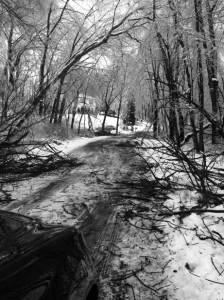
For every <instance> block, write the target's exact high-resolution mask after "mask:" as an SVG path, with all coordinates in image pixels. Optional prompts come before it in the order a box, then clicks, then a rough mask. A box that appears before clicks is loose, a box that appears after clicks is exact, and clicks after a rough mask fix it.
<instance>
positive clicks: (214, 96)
mask: <svg viewBox="0 0 224 300" xmlns="http://www.w3.org/2000/svg"><path fill="white" fill-rule="evenodd" d="M205 4H206V10H207V20H208V29H209V37H210V39H209V41H210V42H209V45H210V46H209V49H208V52H207V53H206V56H207V59H206V63H207V70H208V85H209V90H210V96H211V103H212V113H213V116H214V118H215V119H216V118H217V113H218V80H217V57H218V55H217V47H216V39H215V30H214V19H213V10H214V7H215V6H214V7H211V5H210V0H206V1H205ZM216 138H217V128H216V126H215V125H214V124H212V143H213V144H215V143H216Z"/></svg>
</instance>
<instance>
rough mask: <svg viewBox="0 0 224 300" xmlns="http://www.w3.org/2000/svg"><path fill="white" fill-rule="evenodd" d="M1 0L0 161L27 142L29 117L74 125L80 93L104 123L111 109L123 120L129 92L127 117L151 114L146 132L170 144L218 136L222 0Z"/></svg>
mask: <svg viewBox="0 0 224 300" xmlns="http://www.w3.org/2000/svg"><path fill="white" fill-rule="evenodd" d="M0 7H1V15H2V20H1V42H2V47H1V70H0V71H1V91H0V96H1V100H0V101H1V110H0V115H1V118H0V120H1V127H0V134H1V140H0V147H1V149H2V151H1V153H4V154H2V158H1V161H2V160H4V159H5V157H7V155H8V153H10V155H11V152H12V151H11V149H12V148H13V149H15V148H16V147H21V145H22V144H24V143H29V142H30V140H31V139H32V138H31V137H30V132H31V129H32V126H33V124H36V123H42V122H44V123H45V124H47V123H52V124H64V123H65V122H66V124H67V126H70V127H71V128H72V129H74V118H75V114H76V110H77V105H78V102H79V95H80V94H85V95H86V96H87V97H88V96H91V97H93V98H95V99H96V100H94V101H95V102H96V104H95V106H97V107H98V109H101V110H103V111H104V112H105V119H104V121H103V124H102V131H104V127H105V120H106V116H107V114H108V111H109V110H110V109H112V110H115V111H116V113H117V115H119V117H120V118H122V119H123V120H125V118H126V115H127V110H128V109H129V108H128V107H129V106H130V99H131V98H132V99H134V103H135V104H134V105H135V109H134V110H135V113H134V114H135V115H134V116H133V117H132V120H134V121H133V122H132V123H133V125H134V122H135V119H136V120H144V121H147V122H150V123H151V124H152V126H153V135H154V137H157V136H163V137H165V138H169V139H170V140H171V141H172V142H173V143H174V144H175V145H176V146H177V147H178V148H180V147H182V146H183V145H184V144H185V143H186V142H188V141H189V140H192V141H193V144H194V148H195V151H196V152H200V151H202V152H203V151H204V149H205V144H207V142H208V143H212V144H215V143H218V142H219V140H220V139H223V135H224V134H223V101H224V97H223V95H224V92H223V87H224V85H223V82H224V79H223V70H222V69H223V53H222V45H223V33H222V27H223V8H224V7H223V4H222V1H212V0H200V1H196V0H195V1H187V0H151V1H148V2H145V1H140V0H139V1H132V2H131V3H130V1H126V0H118V1H115V2H113V3H111V2H110V1H107V0H101V1H94V0H92V1H84V2H83V1H82V2H80V1H74V0H66V1H65V0H63V1H62V0H61V1H59V0H48V1H41V0H33V1H31V2H30V5H28V2H27V1H26V0H21V1H14V0H11V1H7V2H6V1H3V0H2V1H0ZM132 102H133V101H132ZM84 105H86V104H84ZM89 118H90V120H91V117H90V116H89ZM80 122H81V120H80ZM89 130H92V127H91V126H90V127H89ZM79 132H80V130H79ZM117 133H118V126H117Z"/></svg>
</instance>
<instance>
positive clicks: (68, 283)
mask: <svg viewBox="0 0 224 300" xmlns="http://www.w3.org/2000/svg"><path fill="white" fill-rule="evenodd" d="M0 299H1V300H9V299H10V300H11V299H17V300H39V299H41V300H43V299H47V300H53V299H54V300H57V299H58V300H59V299H60V300H63V299H66V300H68V299H69V300H86V299H87V300H88V299H92V300H97V299H98V287H97V274H96V271H95V269H94V265H93V262H92V259H91V257H90V255H89V253H88V251H87V247H86V244H85V241H84V239H83V236H82V234H81V232H80V231H78V230H77V229H75V228H74V227H68V226H50V225H44V224H43V223H42V222H41V221H39V220H38V219H34V218H30V217H26V216H23V215H20V214H16V213H12V212H6V211H0Z"/></svg>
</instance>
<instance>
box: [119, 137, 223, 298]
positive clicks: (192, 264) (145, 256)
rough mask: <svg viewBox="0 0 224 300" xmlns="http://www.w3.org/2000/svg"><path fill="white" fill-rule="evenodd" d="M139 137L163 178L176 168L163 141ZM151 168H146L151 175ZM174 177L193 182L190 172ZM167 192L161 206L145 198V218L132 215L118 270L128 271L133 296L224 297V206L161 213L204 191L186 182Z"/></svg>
mask: <svg viewBox="0 0 224 300" xmlns="http://www.w3.org/2000/svg"><path fill="white" fill-rule="evenodd" d="M137 141H138V143H139V144H141V145H143V146H144V148H146V149H143V150H140V151H141V154H142V155H143V156H144V158H145V159H146V160H147V161H148V162H149V163H150V164H151V165H152V164H153V165H154V168H153V169H152V171H153V173H154V175H156V176H157V177H158V178H162V176H164V175H168V174H171V173H172V172H173V170H174V168H175V167H174V164H173V163H172V161H170V157H169V156H168V155H167V154H165V153H162V152H158V151H157V150H158V149H157V148H158V147H159V146H161V142H159V141H155V140H153V139H152V140H144V142H143V141H142V140H140V139H137ZM147 147H150V149H147ZM222 161H223V160H222V159H219V161H218V164H217V165H218V166H219V167H220V166H221V167H222V168H223V164H222V165H220V162H222ZM179 170H180V171H182V170H183V169H182V170H181V168H180V169H179ZM150 174H151V175H152V173H151V172H149V173H148V174H146V176H148V178H149V179H150ZM171 178H172V180H173V181H174V182H175V181H176V182H177V183H179V184H187V185H188V186H189V185H190V182H189V177H188V176H187V175H186V174H184V173H182V172H180V173H178V172H177V174H175V175H173V176H171ZM161 183H162V184H163V182H162V181H161ZM167 196H168V199H167V200H166V201H165V202H162V203H160V204H159V207H157V206H158V204H157V206H156V201H158V202H159V200H156V199H154V200H152V199H149V203H148V204H146V203H144V204H141V205H143V206H144V207H145V208H147V207H148V208H149V212H148V213H146V214H142V216H143V218H144V219H143V221H142V220H140V218H138V217H135V218H133V219H131V221H130V222H131V223H132V224H133V226H130V225H128V224H127V225H126V232H123V233H122V236H121V239H120V242H119V243H118V244H117V246H118V247H119V249H120V257H118V258H115V263H114V271H115V272H117V273H119V274H121V277H122V276H124V277H125V276H126V277H127V279H126V280H127V286H128V287H129V296H130V297H132V298H131V299H139V300H140V299H141V300H143V299H144V300H148V299H153V300H155V299H164V300H165V299H167V300H189V299H191V300H198V299H199V300H202V299H203V300H223V299H224V235H223V232H224V217H223V212H224V206H223V205H219V206H216V207H214V208H212V209H213V210H214V211H218V210H222V212H220V213H211V212H207V213H201V214H198V213H189V214H186V215H181V214H177V215H171V216H164V215H159V212H161V211H164V208H166V211H167V212H173V211H180V210H181V209H184V210H185V211H186V210H187V209H190V208H191V207H194V206H195V205H197V203H198V200H199V199H200V197H201V195H200V194H199V193H197V192H196V191H195V190H194V189H190V188H188V187H185V188H184V187H183V186H182V188H181V189H176V190H174V191H170V192H169V193H168V195H167ZM150 201H154V203H153V204H152V202H151V203H150ZM138 205H139V203H138ZM130 207H131V206H130ZM152 208H153V210H152ZM126 209H127V206H126ZM132 210H133V208H132ZM139 211H140V212H141V210H139ZM139 211H136V213H137V214H138V213H139ZM145 211H147V210H146V209H145ZM127 274H131V276H129V277H128V275H127Z"/></svg>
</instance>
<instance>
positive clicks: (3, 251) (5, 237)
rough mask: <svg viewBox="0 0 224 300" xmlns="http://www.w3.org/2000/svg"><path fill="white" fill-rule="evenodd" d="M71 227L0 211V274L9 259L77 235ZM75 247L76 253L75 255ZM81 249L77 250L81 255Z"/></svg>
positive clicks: (12, 259) (14, 259)
mask: <svg viewBox="0 0 224 300" xmlns="http://www.w3.org/2000/svg"><path fill="white" fill-rule="evenodd" d="M79 235H80V233H79V232H78V231H77V230H76V229H75V228H73V227H67V226H51V225H49V226H48V225H43V224H42V223H41V221H39V220H37V219H33V218H29V217H26V216H23V215H20V214H15V213H11V212H6V211H0V274H1V269H2V268H4V265H5V264H7V265H8V264H9V263H10V261H16V260H17V259H19V258H20V257H22V256H24V255H25V256H26V255H27V254H28V253H33V252H38V249H39V248H40V247H41V248H42V249H43V248H44V247H45V244H47V247H48V248H49V246H52V249H53V247H54V240H55V239H56V237H57V240H60V236H61V239H63V240H65V241H66V240H68V239H69V238H70V237H74V236H77V237H78V236H79ZM77 250H78V249H76V255H77ZM82 252H83V251H82V249H80V251H78V253H80V255H81V256H82Z"/></svg>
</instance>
